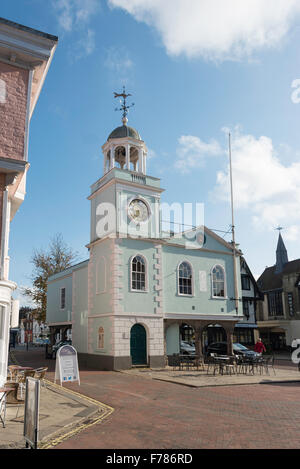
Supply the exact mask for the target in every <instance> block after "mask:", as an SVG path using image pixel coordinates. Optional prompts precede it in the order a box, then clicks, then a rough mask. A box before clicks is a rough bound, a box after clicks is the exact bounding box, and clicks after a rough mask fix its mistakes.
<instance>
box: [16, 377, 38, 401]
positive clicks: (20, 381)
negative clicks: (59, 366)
mask: <svg viewBox="0 0 300 469" xmlns="http://www.w3.org/2000/svg"><path fill="white" fill-rule="evenodd" d="M34 374H35V370H25V371H20V372H19V373H18V375H17V383H18V384H19V386H20V390H21V399H22V398H23V389H25V387H26V378H33V377H34Z"/></svg>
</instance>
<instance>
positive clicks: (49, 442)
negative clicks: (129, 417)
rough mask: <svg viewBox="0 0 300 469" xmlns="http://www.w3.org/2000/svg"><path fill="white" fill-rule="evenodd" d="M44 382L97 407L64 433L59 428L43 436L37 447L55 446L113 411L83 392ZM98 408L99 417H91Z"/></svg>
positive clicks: (99, 421) (47, 447)
mask: <svg viewBox="0 0 300 469" xmlns="http://www.w3.org/2000/svg"><path fill="white" fill-rule="evenodd" d="M46 383H47V385H48V386H50V387H53V388H56V389H59V390H60V391H62V392H63V393H66V394H71V395H73V396H76V397H78V398H80V399H83V400H85V401H88V402H90V403H91V404H94V405H96V406H97V407H98V410H97V411H93V412H92V414H90V415H89V416H85V417H84V418H83V419H82V420H83V422H82V423H80V422H78V423H77V424H75V427H73V428H71V429H70V430H69V431H67V432H66V433H65V432H64V431H62V430H60V431H59V432H55V433H53V434H52V435H49V436H47V437H45V438H44V439H43V440H42V441H40V442H39V445H38V448H39V449H50V448H53V447H54V446H57V445H58V444H60V443H61V442H62V441H64V440H66V439H68V438H71V437H72V436H74V435H76V434H77V433H79V432H81V431H83V430H86V429H87V428H90V427H92V426H94V425H96V424H98V423H101V422H102V421H103V420H104V419H105V418H107V417H109V416H110V415H111V414H112V413H113V412H114V408H113V407H110V406H108V405H106V404H103V403H102V402H100V401H97V400H96V399H93V398H91V397H88V396H85V395H84V394H81V393H79V392H76V391H72V390H71V389H66V388H62V387H61V386H60V385H58V384H56V383H52V382H51V381H47V380H46ZM99 410H101V415H100V416H99V417H94V418H93V417H92V416H93V415H94V414H95V413H98V411H99ZM87 421H88V422H87ZM85 422H87V423H85ZM71 426H72V425H71ZM68 427H70V425H68Z"/></svg>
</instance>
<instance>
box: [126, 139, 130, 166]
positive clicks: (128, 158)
mask: <svg viewBox="0 0 300 469" xmlns="http://www.w3.org/2000/svg"><path fill="white" fill-rule="evenodd" d="M125 152H126V169H128V171H129V170H130V145H129V143H128V144H127V145H126V146H125Z"/></svg>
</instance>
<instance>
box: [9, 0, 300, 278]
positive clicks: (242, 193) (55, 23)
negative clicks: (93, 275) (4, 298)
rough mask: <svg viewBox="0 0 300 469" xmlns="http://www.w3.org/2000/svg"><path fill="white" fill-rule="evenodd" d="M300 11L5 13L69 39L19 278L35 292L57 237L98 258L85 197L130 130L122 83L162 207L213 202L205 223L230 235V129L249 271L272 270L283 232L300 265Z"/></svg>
mask: <svg viewBox="0 0 300 469" xmlns="http://www.w3.org/2000/svg"><path fill="white" fill-rule="evenodd" d="M271 5H272V7H271ZM299 14H300V7H299V2H298V3H297V1H295V0H272V1H271V0H244V1H243V2H237V0H229V1H228V2H226V8H224V2H221V1H220V0H210V1H209V2H208V0H201V1H200V0H152V1H151V2H149V0H80V1H79V0H52V1H49V2H45V1H43V0H10V2H5V3H4V2H2V4H1V8H0V16H2V17H4V18H7V19H9V20H12V21H16V22H18V23H21V24H24V25H26V26H30V27H32V28H36V29H39V30H42V31H44V32H47V33H50V34H54V35H58V36H59V45H58V48H57V50H56V53H55V56H54V59H53V62H52V64H51V67H50V70H49V73H48V76H47V78H46V81H45V84H44V88H43V90H42V93H41V95H40V98H39V101H38V104H37V107H36V109H35V112H34V115H33V118H32V121H31V128H30V145H29V161H30V164H31V168H30V170H29V173H28V180H27V195H26V198H25V202H24V203H23V205H22V206H21V208H20V210H19V212H18V213H17V215H16V217H15V219H14V220H13V222H12V224H11V238H10V256H11V270H10V277H11V279H13V280H15V281H16V282H17V283H18V284H19V285H29V284H30V275H31V272H32V266H31V264H30V257H31V255H32V251H33V249H34V248H46V247H47V245H48V244H49V240H50V238H51V237H53V236H54V235H55V234H56V233H61V234H62V235H63V237H64V240H65V241H66V242H67V243H68V244H69V245H70V246H72V247H73V248H74V249H75V250H76V251H77V252H78V255H79V260H83V259H86V258H87V257H88V253H87V250H86V248H85V245H86V244H87V243H88V241H89V217H90V211H89V210H90V207H89V201H88V200H87V196H88V195H89V190H90V185H91V184H92V183H93V182H95V181H96V180H97V179H98V178H99V177H101V175H102V153H101V146H102V145H103V144H104V143H105V141H106V139H107V136H108V135H109V133H110V132H111V131H112V130H113V129H114V128H115V127H117V126H119V125H120V119H121V115H120V113H117V112H115V111H114V109H115V107H116V104H117V103H116V102H115V100H114V98H113V91H121V90H122V86H123V85H126V89H127V90H128V91H129V92H130V93H132V95H133V97H132V101H134V103H135V106H134V107H133V109H132V110H131V111H130V113H129V116H128V117H129V125H132V126H133V127H135V128H137V129H138V131H139V132H140V134H141V136H142V138H143V139H144V140H145V142H146V144H147V146H148V148H149V149H150V152H149V153H150V156H151V157H150V159H149V161H148V171H147V172H148V174H150V175H152V176H156V177H160V178H161V184H162V187H163V188H165V189H166V192H165V193H164V194H163V201H164V202H169V203H173V202H180V203H185V202H193V203H195V202H203V203H204V204H205V224H206V226H208V227H209V228H213V229H218V230H224V231H226V230H228V228H229V226H230V223H231V218H230V217H231V214H230V204H229V201H228V191H227V189H228V154H227V143H228V142H227V140H228V131H229V129H230V131H231V133H232V157H233V170H234V171H233V178H234V195H235V225H236V237H237V242H239V243H240V247H241V249H242V251H243V252H244V255H245V257H246V259H247V261H248V264H249V266H250V268H251V269H252V271H253V273H254V275H255V276H258V275H260V274H261V273H262V271H263V270H264V268H265V266H267V265H268V266H270V265H273V264H274V262H275V250H276V244H277V237H278V232H277V231H275V229H274V228H275V227H277V226H278V225H281V226H283V227H284V230H283V232H282V236H283V238H284V240H285V244H286V247H287V250H288V254H289V258H290V259H294V258H299V257H300V255H299V241H298V240H299V236H300V210H299V207H300V182H299V181H300V141H299V123H300V103H298V101H299V96H300V93H299V94H298V88H300V85H299V83H297V81H295V80H297V79H299V78H300V58H299V40H300V28H299V24H300V23H299V21H300V18H299ZM292 86H294V87H292ZM225 239H227V240H230V236H226V238H225Z"/></svg>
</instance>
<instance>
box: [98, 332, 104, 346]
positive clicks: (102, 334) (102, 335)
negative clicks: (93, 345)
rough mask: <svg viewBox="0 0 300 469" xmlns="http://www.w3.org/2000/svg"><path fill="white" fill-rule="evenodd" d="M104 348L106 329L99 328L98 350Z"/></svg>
mask: <svg viewBox="0 0 300 469" xmlns="http://www.w3.org/2000/svg"><path fill="white" fill-rule="evenodd" d="M102 348H104V329H103V327H99V329H98V349H102Z"/></svg>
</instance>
